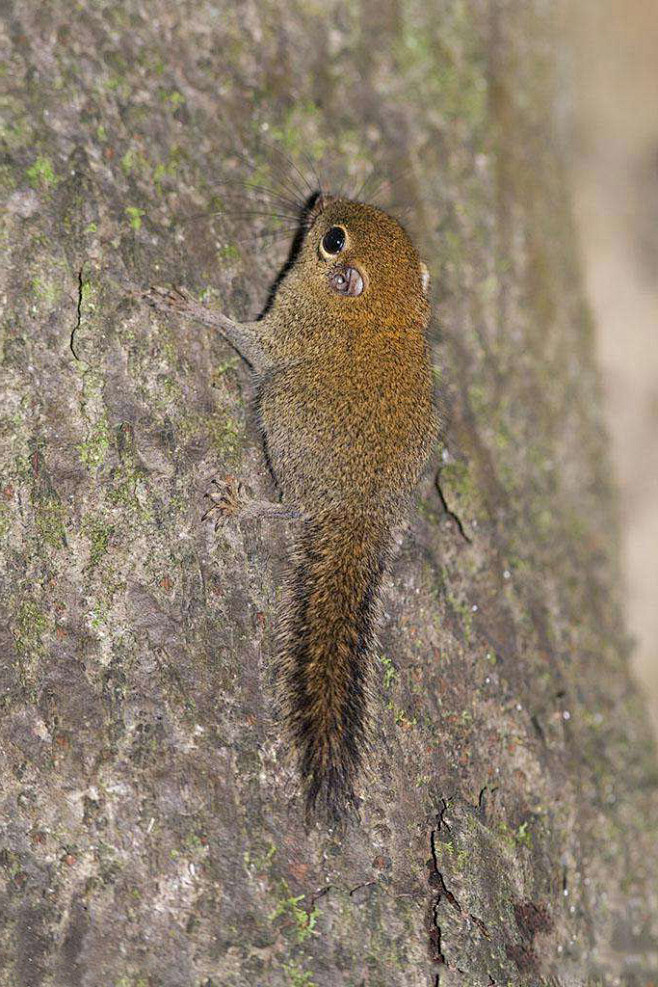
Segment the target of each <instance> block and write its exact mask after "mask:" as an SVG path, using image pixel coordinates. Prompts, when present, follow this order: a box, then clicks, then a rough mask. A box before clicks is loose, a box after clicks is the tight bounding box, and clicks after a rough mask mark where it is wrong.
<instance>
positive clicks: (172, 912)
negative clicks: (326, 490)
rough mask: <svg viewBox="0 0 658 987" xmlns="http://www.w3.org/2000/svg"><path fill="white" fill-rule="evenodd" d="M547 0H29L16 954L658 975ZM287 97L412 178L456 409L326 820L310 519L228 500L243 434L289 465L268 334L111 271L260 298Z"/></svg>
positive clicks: (306, 978)
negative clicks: (294, 600)
mask: <svg viewBox="0 0 658 987" xmlns="http://www.w3.org/2000/svg"><path fill="white" fill-rule="evenodd" d="M551 10H552V5H549V4H545V3H542V2H540V0H532V2H526V0H490V2H489V3H485V2H483V0H438V2H436V3H432V4H427V3H424V2H421V0H398V2H395V0H389V2H387V3H385V4H383V5H382V4H381V3H375V2H374V0H360V2H355V3H349V4H345V3H334V2H329V3H324V4H320V3H318V2H316V0H307V2H304V3H295V2H294V0H293V2H292V3H290V4H285V5H284V4H280V3H277V2H274V0H260V2H256V3H254V2H244V3H238V4H232V3H231V4H229V3H227V2H221V3H219V4H211V3H206V2H202V0H199V2H193V3H178V4H174V3H170V2H165V0H153V2H151V3H149V4H140V3H138V2H136V0H127V2H121V3H119V2H108V3H103V2H101V0H99V2H94V3H86V4H80V5H75V4H73V3H65V2H63V0H53V2H51V3H45V4H42V3H36V2H34V0H32V2H27V0H25V2H16V3H15V4H14V5H13V8H12V10H11V11H10V13H9V16H8V19H7V48H8V50H9V61H8V68H7V71H6V72H5V74H4V77H3V82H4V84H5V86H6V88H7V90H8V94H9V99H8V106H9V113H8V126H7V129H6V133H5V138H6V143H7V155H6V157H5V158H4V163H3V166H2V175H3V181H4V184H5V188H6V198H7V201H8V205H9V208H8V211H7V213H6V216H5V219H4V239H3V246H4V247H5V249H6V251H7V258H8V263H7V265H6V271H7V275H6V282H5V287H4V300H5V302H6V305H5V310H4V314H3V320H2V359H3V367H2V405H3V407H2V415H3V417H2V424H1V432H0V435H1V440H2V463H3V469H2V484H1V488H0V528H1V531H2V548H1V555H2V575H3V592H2V618H1V622H0V635H1V640H2V645H3V647H2V652H3V658H4V660H3V662H2V667H1V669H0V677H1V689H0V696H1V699H0V702H1V703H2V719H1V722H0V729H1V731H2V834H1V837H0V874H1V875H2V878H3V882H4V890H3V892H2V895H3V897H2V907H1V911H0V915H1V926H2V931H1V940H0V943H1V945H0V950H1V954H2V959H1V962H0V983H1V984H2V985H8V987H9V985H11V987H24V985H25V987H27V985H30V987H41V985H44V987H46V985H57V987H83V985H84V987H98V985H102V987H110V985H111V987H156V985H157V987H188V985H195V987H197V985H204V987H210V985H214V987H220V985H221V987H243V985H245V984H259V985H260V984H262V985H272V987H284V985H289V987H311V985H317V987H338V985H345V987H347V985H352V987H357V985H368V987H374V985H381V987H393V985H395V987H397V985H400V987H402V985H404V987H410V985H423V987H424V985H426V984H436V983H440V984H441V985H444V984H447V985H450V984H460V985H462V984H463V985H477V987H479V985H482V987H484V985H489V984H498V985H503V984H513V985H538V984H542V985H544V984H546V985H547V984H552V985H563V987H566V985H582V984H590V985H594V984H610V985H612V984H622V983H623V984H629V985H630V984H633V985H638V987H639V985H648V984H649V983H650V982H651V981H652V980H653V979H655V978H656V974H657V971H658V935H657V929H656V922H657V914H658V905H657V902H656V893H657V891H656V889H657V888H658V868H657V866H656V858H655V850H656V848H655V842H656V829H655V822H654V821H655V819H656V818H657V817H658V805H657V798H656V770H655V759H654V754H653V752H652V750H651V746H650V741H649V734H648V730H647V727H646V723H645V718H644V713H643V710H642V708H641V703H640V701H639V700H638V697H637V696H636V694H635V693H634V691H633V688H632V685H631V683H630V680H629V676H628V670H627V653H628V642H627V640H626V638H625V635H624V630H623V625H622V621H621V619H620V610H619V591H618V588H617V582H618V577H617V563H616V559H615V519H614V509H613V505H612V504H611V498H610V493H609V488H608V467H607V462H606V456H605V437H604V435H603V434H602V430H601V424H600V401H599V395H598V393H597V378H596V372H595V368H594V366H593V356H592V338H591V329H590V325H589V321H588V313H587V307H586V304H585V302H584V300H583V295H582V285H581V279H580V275H579V270H578V260H577V253H576V249H575V244H574V231H573V228H572V222H571V213H570V204H569V194H568V187H567V183H566V178H565V174H564V166H563V151H562V149H561V146H560V136H559V127H558V125H559V123H560V116H559V113H558V108H559V106H560V105H561V102H560V99H559V98H558V97H559V96H560V90H559V85H558V82H557V81H556V71H555V65H556V50H555V42H554V38H553V29H554V25H553V24H552V21H551V18H552V16H553V14H552V12H551ZM264 133H266V134H267V137H268V141H269V140H273V141H274V142H275V143H276V144H277V146H279V147H282V148H283V149H284V150H285V152H286V153H287V154H288V155H289V156H290V157H291V158H292V160H293V161H295V162H296V163H297V165H298V166H299V167H300V168H301V169H303V170H306V171H309V169H308V167H307V166H306V164H305V163H304V162H305V158H304V155H305V154H309V155H310V156H311V157H312V158H313V159H316V158H319V157H324V159H325V160H330V161H331V162H332V163H333V164H334V165H335V166H336V169H337V171H338V172H339V173H340V176H341V177H342V178H344V179H345V180H346V182H348V183H349V182H352V183H355V184H358V180H359V176H360V175H361V174H362V172H363V170H364V167H367V166H368V165H369V164H371V163H372V164H374V165H376V166H377V167H378V169H379V170H380V171H381V172H382V174H383V175H385V176H388V177H391V178H393V179H397V184H396V185H395V186H394V191H395V193H396V196H394V198H397V199H398V200H404V202H405V203H406V204H407V205H408V206H409V207H410V208H409V210H408V212H407V214H406V215H407V221H408V224H409V226H410V228H411V229H412V230H413V231H414V233H415V235H416V236H417V237H418V239H419V242H420V243H421V245H422V247H423V250H424V253H425V255H426V257H427V259H428V262H429V265H430V268H431V270H432V275H433V281H434V292H435V309H436V313H437V319H436V329H435V359H436V364H437V374H438V376H439V377H440V382H441V389H442V392H443V393H444V394H445V396H446V401H445V404H446V408H448V409H449V411H450V415H449V423H448V425H447V429H446V435H445V444H444V447H443V451H442V452H441V454H440V457H439V458H437V462H440V464H441V466H440V470H438V473H437V471H436V469H435V471H434V473H433V475H430V476H428V479H427V481H426V482H425V484H424V487H423V489H422V490H421V491H420V496H419V505H418V511H417V514H416V515H415V516H414V518H413V520H412V523H411V525H410V531H409V532H407V533H405V536H404V539H403V540H402V541H401V549H400V552H399V555H398V558H397V560H396V563H395V566H394V568H393V570H392V572H391V574H390V577H389V578H388V579H387V581H386V587H385V598H384V610H385V617H384V621H383V624H382V629H381V650H380V655H379V657H378V669H379V677H380V686H379V692H380V697H379V702H380V705H381V714H380V716H379V721H380V734H379V739H378V745H377V748H376V750H375V751H374V754H373V758H372V771H371V773H370V776H369V778H368V780H367V783H366V784H365V785H364V789H363V792H362V796H363V801H362V806H361V815H362V822H361V824H359V825H357V824H355V823H353V822H352V823H349V824H348V826H347V828H346V830H345V831H344V832H340V833H339V832H332V831H328V830H327V829H326V828H323V827H320V826H318V827H316V828H314V829H311V830H310V831H307V830H306V829H305V828H304V823H303V815H302V812H301V806H300V800H299V798H298V794H297V792H296V789H295V782H294V776H293V775H292V774H291V772H290V769H289V768H288V767H286V761H285V756H284V755H285V751H283V750H282V748H281V741H280V737H279V731H278V728H277V724H276V722H275V721H274V720H273V718H272V715H271V696H272V683H271V679H270V676H269V671H270V669H271V659H272V654H273V651H274V647H275V638H274V633H275V621H276V613H277V601H278V597H279V587H280V584H281V577H282V571H283V565H284V564H285V555H286V545H287V532H286V526H285V524H286V523H284V522H281V521H272V522H269V521H268V522H262V523H259V524H256V525H254V524H253V523H243V524H242V525H231V524H228V525H227V526H225V527H224V528H222V529H221V530H220V531H219V532H218V533H217V534H215V533H214V531H213V527H212V520H208V521H206V522H203V523H202V521H201V515H202V514H203V511H204V506H205V504H206V502H205V501H204V492H205V490H206V489H207V487H208V485H209V483H210V480H211V478H212V477H213V476H214V475H216V474H219V475H223V474H226V473H232V474H235V475H239V476H241V477H242V478H243V479H244V480H245V481H246V482H247V483H248V484H249V485H250V486H251V487H252V489H253V492H254V494H255V495H256V496H258V497H262V498H266V497H269V496H271V495H272V492H273V491H272V482H271V480H270V478H269V475H268V472H267V467H266V463H265V460H264V456H263V452H262V449H261V447H260V445H259V442H258V438H257V435H256V433H255V430H254V428H253V425H252V424H251V423H250V416H249V403H248V397H249V395H248V380H249V378H248V373H247V371H246V368H245V367H244V366H243V365H241V364H240V363H239V361H238V360H237V359H236V358H235V355H234V353H233V352H232V351H231V350H230V348H229V347H228V346H227V345H226V344H225V343H224V342H222V340H221V339H220V338H219V337H218V336H217V335H215V334H212V333H210V332H209V331H206V330H204V329H201V328H198V327H197V328H195V327H193V326H191V325H178V324H176V323H175V322H174V321H173V320H171V321H168V320H167V319H165V318H163V317H161V316H159V315H156V314H155V313H154V312H152V311H150V310H149V309H147V308H146V307H143V306H141V305H139V304H138V303H136V302H135V301H134V300H133V299H131V298H130V297H129V296H128V295H127V293H126V291H125V289H124V287H122V282H123V281H124V280H125V279H130V280H134V281H139V282H144V283H148V282H153V281H157V282H158V283H165V284H166V283H169V282H175V283H179V284H185V285H187V287H189V288H190V289H191V290H192V291H194V292H196V293H198V294H200V293H201V292H204V293H205V296H206V297H208V298H209V299H211V300H212V301H214V303H215V304H217V305H218V306H221V307H222V308H223V309H224V310H225V311H227V312H228V313H229V314H231V315H233V316H235V317H237V318H249V317H253V316H254V315H255V314H256V313H257V312H258V311H259V309H260V308H261V307H262V305H263V304H264V302H265V299H266V296H267V290H268V285H269V284H270V283H271V281H272V279H273V277H274V276H275V274H276V272H277V269H278V267H279V266H280V264H281V262H282V260H283V259H284V257H285V244H284V243H274V244H273V243H272V242H271V241H270V240H269V239H267V238H263V239H260V240H258V239H256V240H251V241H248V238H249V237H251V236H253V235H254V234H255V233H258V232H259V231H261V230H263V229H265V228H266V227H268V225H269V226H271V220H270V219H268V218H266V217H259V216H251V215H235V213H234V212H231V210H230V209H229V208H228V204H229V203H230V202H233V203H235V202H236V201H237V199H238V198H239V196H238V195H237V194H236V190H235V188H234V187H232V186H226V185H224V184H220V183H222V182H224V181H226V180H227V179H234V178H236V177H237V178H239V179H244V180H248V179H250V178H252V179H253V180H255V181H257V182H259V183H260V184H265V185H269V184H270V183H272V182H273V183H278V184H279V186H280V185H281V182H282V181H285V182H286V183H287V182H289V181H292V182H295V183H299V182H301V179H300V177H299V175H298V174H297V172H296V171H294V169H293V168H292V167H291V166H290V165H286V164H284V163H283V162H282V160H281V159H280V157H279V155H278V153H277V152H275V151H274V150H273V149H272V148H271V146H270V145H269V143H268V144H265V143H263V142H262V140H261V137H262V135H263V134H264ZM242 156H245V157H246V159H247V160H246V161H245V160H244V159H243V157H242ZM247 162H249V164H248V163H247ZM310 181H311V183H313V181H314V179H313V178H310ZM242 198H243V205H242V206H241V207H238V208H240V209H241V211H242V212H243V213H247V212H253V211H258V209H257V207H255V206H254V205H253V201H254V193H253V192H249V193H245V194H244V195H243V196H242ZM384 204H388V202H387V200H386V197H384ZM213 211H218V212H219V215H218V216H217V217H216V218H213V217H211V216H210V214H211V213H212V212H213ZM199 214H200V215H201V216H202V217H206V218H202V219H200V220H194V221H192V220H191V219H190V218H191V217H194V216H198V215H199Z"/></svg>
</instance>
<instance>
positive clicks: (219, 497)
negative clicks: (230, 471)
mask: <svg viewBox="0 0 658 987" xmlns="http://www.w3.org/2000/svg"><path fill="white" fill-rule="evenodd" d="M212 482H213V484H214V485H215V486H216V487H217V493H214V492H212V491H210V490H209V491H208V492H207V493H206V497H207V498H208V499H209V500H210V502H211V503H210V507H209V508H208V510H207V511H206V512H205V513H204V514H203V516H202V518H201V520H202V521H205V520H206V518H208V517H210V515H211V514H212V513H213V511H218V512H219V517H218V519H217V521H216V522H215V531H216V530H217V528H218V527H219V526H220V524H223V523H224V522H225V521H226V520H228V518H230V517H236V516H237V515H238V514H239V513H240V508H241V507H242V506H243V503H244V497H243V494H244V488H243V486H242V484H241V483H240V481H239V480H237V479H236V478H235V477H234V476H225V477H224V479H223V480H216V479H213V481H212Z"/></svg>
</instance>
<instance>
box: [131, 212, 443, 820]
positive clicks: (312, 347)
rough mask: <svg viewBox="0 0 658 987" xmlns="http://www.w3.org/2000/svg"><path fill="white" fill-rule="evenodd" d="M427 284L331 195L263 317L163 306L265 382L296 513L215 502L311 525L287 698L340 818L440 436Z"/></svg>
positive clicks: (305, 751)
mask: <svg viewBox="0 0 658 987" xmlns="http://www.w3.org/2000/svg"><path fill="white" fill-rule="evenodd" d="M428 289H429V276H428V272H427V268H426V267H425V265H424V264H423V263H422V261H421V260H420V258H419V255H418V253H417V251H416V249H415V248H414V246H413V244H412V242H411V240H410V239H409V236H408V235H407V233H406V232H405V230H404V229H403V228H402V227H401V226H400V224H399V223H398V222H397V221H396V220H395V219H393V218H392V217H391V216H389V215H388V214H387V213H385V212H383V211H382V210H380V209H378V208H375V207H374V206H371V205H367V204H364V203H362V202H356V201H351V200H349V199H344V198H338V197H331V196H328V195H325V194H321V193H318V194H317V195H316V196H315V197H314V198H313V199H311V200H310V201H309V203H308V206H307V209H306V212H305V214H304V216H303V221H302V227H301V234H300V238H299V243H298V249H297V251H296V254H295V255H294V258H293V259H292V260H291V262H290V263H289V264H288V265H287V268H284V272H283V273H282V275H281V277H280V280H279V282H278V283H277V285H276V290H275V293H274V295H273V298H272V300H271V303H270V304H269V306H268V308H267V309H266V310H265V313H264V315H263V316H262V317H261V318H260V319H259V320H258V321H256V322H251V323H243V324H237V323H235V322H233V321H232V320H230V319H228V318H227V317H226V316H224V315H221V314H218V313H213V312H211V311H210V310H209V309H207V308H205V307H204V306H202V305H200V304H198V303H196V302H194V301H193V300H192V299H191V298H190V297H189V296H188V295H187V294H186V293H184V292H181V291H170V292H163V291H161V290H160V289H152V291H151V294H150V296H149V300H150V301H151V303H152V304H154V305H155V306H156V307H158V308H160V309H164V310H168V311H171V310H172V309H174V310H177V311H178V312H179V313H180V314H181V315H183V316H185V317H187V318H191V319H193V320H195V321H199V322H202V323H204V324H206V325H208V326H211V327H213V328H217V329H219V331H220V332H221V333H222V335H223V336H224V337H225V338H226V339H227V340H228V342H229V343H230V344H231V345H232V346H233V347H234V348H235V349H236V350H237V351H238V353H239V354H240V355H241V356H242V357H243V358H244V359H245V360H246V361H247V363H248V364H249V365H250V367H251V369H252V371H253V373H254V375H255V384H256V389H257V408H258V421H259V425H260V429H261V432H262V436H263V440H264V444H265V447H266V452H267V456H268V459H269V462H270V464H271V467H272V471H273V473H274V476H275V479H276V481H277V483H278V485H279V487H280V489H281V492H282V503H280V504H274V503H263V502H258V503H253V502H252V503H244V502H243V501H242V498H241V491H240V489H239V487H238V486H237V485H236V484H235V483H234V482H233V483H232V482H230V481H229V482H228V484H227V485H225V487H224V493H223V495H222V496H221V497H220V498H219V499H218V500H217V501H216V502H215V503H214V507H216V508H218V509H219V510H221V511H222V512H224V513H236V514H237V513H239V514H241V515H245V514H249V515H251V516H257V515H259V516H263V515H268V516H270V517H274V516H279V517H293V518H297V519H298V524H299V530H298V533H297V537H296V540H295V544H294V549H293V553H292V564H291V567H290V574H289V580H288V590H287V603H286V606H285V609H284V613H283V618H282V622H281V623H282V628H281V650H280V656H279V661H280V667H279V675H278V680H279V697H280V703H281V710H282V713H283V719H284V722H285V725H286V727H287V730H288V734H289V738H290V741H291V745H292V748H293V751H294V753H295V755H296V757H297V761H298V766H299V770H300V774H301V777H302V780H303V784H304V789H305V794H306V802H307V809H308V810H309V811H310V810H312V809H314V808H316V807H317V808H322V809H323V810H325V811H327V812H328V814H329V816H330V817H334V818H337V817H339V816H341V815H342V814H343V813H344V812H345V810H346V809H347V808H348V807H349V806H350V805H351V804H352V803H353V799H354V794H355V782H356V779H357V777H358V774H359V770H360V768H361V766H362V764H363V761H364V757H365V754H366V751H367V748H368V743H369V735H370V729H369V714H368V705H369V703H368V696H369V682H370V673H371V665H372V649H373V641H374V630H375V628H374V625H375V618H376V611H377V598H378V594H379V588H380V584H381V581H382V576H383V573H384V571H385V568H386V564H387V560H388V556H389V552H390V547H391V531H392V529H393V528H394V526H395V525H396V524H397V523H399V522H400V521H401V520H402V519H403V518H404V515H405V512H406V508H407V504H408V501H409V499H410V496H411V494H412V492H413V490H414V488H415V486H416V483H417V481H418V479H419V477H420V474H421V472H422V470H423V467H424V466H425V463H426V461H427V459H428V456H429V452H430V448H431V446H432V443H433V440H434V437H435V434H436V431H437V424H436V419H435V413H434V409H433V402H432V373H431V363H430V354H429V348H428V344H427V341H426V338H425V333H426V330H427V326H428V322H429V315H430V309H429V301H428ZM212 509H213V508H211V510H212Z"/></svg>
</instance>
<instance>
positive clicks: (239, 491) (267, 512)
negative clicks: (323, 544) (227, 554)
mask: <svg viewBox="0 0 658 987" xmlns="http://www.w3.org/2000/svg"><path fill="white" fill-rule="evenodd" d="M212 483H213V486H214V487H216V490H209V491H208V492H207V493H206V497H207V498H208V499H209V500H210V502H211V503H210V507H209V508H208V510H207V511H206V512H205V514H204V515H203V517H202V518H201V520H202V521H205V520H206V518H208V517H210V515H211V514H212V513H213V512H214V511H217V512H218V514H219V517H218V518H217V519H216V521H215V531H217V529H218V528H219V527H220V525H222V524H224V523H225V522H226V521H227V520H228V519H229V518H231V517H234V518H238V519H241V520H246V519H250V520H262V519H263V518H286V519H288V520H292V519H297V520H299V519H301V518H303V517H304V515H303V514H302V512H301V511H298V510H295V508H293V507H288V505H287V504H277V503H273V502H272V501H270V500H253V499H250V498H249V496H248V495H247V493H246V491H245V488H244V485H243V484H242V483H241V482H240V480H238V479H236V477H234V476H225V477H224V479H223V480H218V479H213V481H212Z"/></svg>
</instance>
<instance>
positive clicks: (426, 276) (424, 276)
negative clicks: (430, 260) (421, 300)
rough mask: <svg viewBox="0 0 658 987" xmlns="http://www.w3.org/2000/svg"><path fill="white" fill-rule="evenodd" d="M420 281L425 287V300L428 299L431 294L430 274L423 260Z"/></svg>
mask: <svg viewBox="0 0 658 987" xmlns="http://www.w3.org/2000/svg"><path fill="white" fill-rule="evenodd" d="M420 280H421V282H422V285H423V294H424V295H425V298H427V296H428V295H429V293H430V272H429V268H428V266H427V264H425V263H424V262H423V261H422V260H421V262H420Z"/></svg>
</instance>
